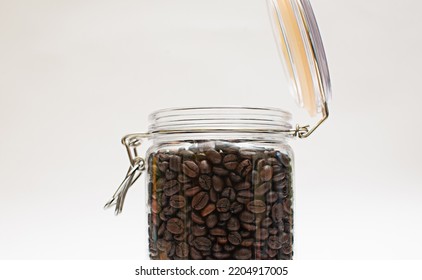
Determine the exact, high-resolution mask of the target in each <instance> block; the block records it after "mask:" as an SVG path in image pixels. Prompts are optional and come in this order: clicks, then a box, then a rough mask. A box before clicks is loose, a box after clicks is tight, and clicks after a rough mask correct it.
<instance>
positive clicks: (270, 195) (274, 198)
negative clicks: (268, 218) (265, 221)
mask: <svg viewBox="0 0 422 280" xmlns="http://www.w3.org/2000/svg"><path fill="white" fill-rule="evenodd" d="M265 198H266V200H267V203H270V204H273V203H274V202H276V201H277V199H278V194H277V193H276V192H271V191H270V192H269V193H267V195H266V196H265Z"/></svg>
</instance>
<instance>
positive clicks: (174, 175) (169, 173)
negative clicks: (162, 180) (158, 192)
mask: <svg viewBox="0 0 422 280" xmlns="http://www.w3.org/2000/svg"><path fill="white" fill-rule="evenodd" d="M165 177H166V179H167V180H174V179H176V178H177V172H174V171H171V170H170V169H167V170H166V175H165Z"/></svg>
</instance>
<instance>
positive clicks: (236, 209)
mask: <svg viewBox="0 0 422 280" xmlns="http://www.w3.org/2000/svg"><path fill="white" fill-rule="evenodd" d="M242 210H243V205H242V204H241V203H239V202H237V201H235V202H233V203H232V204H231V205H230V212H231V213H232V214H239V213H240V212H242Z"/></svg>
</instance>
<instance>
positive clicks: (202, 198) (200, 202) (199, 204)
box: [192, 192, 209, 210]
mask: <svg viewBox="0 0 422 280" xmlns="http://www.w3.org/2000/svg"><path fill="white" fill-rule="evenodd" d="M208 201H209V195H208V194H207V193H206V192H200V193H198V194H196V195H195V196H194V197H193V198H192V208H193V209H195V210H202V209H203V208H204V207H205V206H206V205H207V203H208Z"/></svg>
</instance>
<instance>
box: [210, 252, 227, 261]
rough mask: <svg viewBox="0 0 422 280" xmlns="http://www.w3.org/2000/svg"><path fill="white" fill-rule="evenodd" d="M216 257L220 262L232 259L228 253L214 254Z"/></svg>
mask: <svg viewBox="0 0 422 280" xmlns="http://www.w3.org/2000/svg"><path fill="white" fill-rule="evenodd" d="M213 256H214V257H216V258H217V259H219V260H225V259H228V258H230V253H226V252H216V253H214V254H213Z"/></svg>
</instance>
